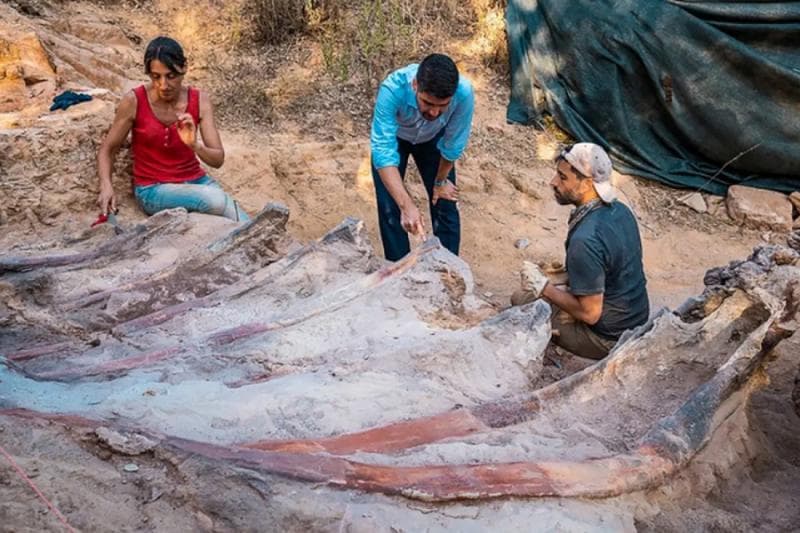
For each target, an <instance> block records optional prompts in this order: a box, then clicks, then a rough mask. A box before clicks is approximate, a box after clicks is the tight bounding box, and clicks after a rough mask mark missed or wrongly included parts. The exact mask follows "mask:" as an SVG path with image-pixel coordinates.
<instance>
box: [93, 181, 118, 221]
mask: <svg viewBox="0 0 800 533" xmlns="http://www.w3.org/2000/svg"><path fill="white" fill-rule="evenodd" d="M97 205H98V206H100V212H101V213H103V214H104V215H107V214H109V213H115V212H116V211H117V196H116V195H115V194H114V187H112V186H111V184H110V183H103V184H101V185H100V194H99V195H98V196H97Z"/></svg>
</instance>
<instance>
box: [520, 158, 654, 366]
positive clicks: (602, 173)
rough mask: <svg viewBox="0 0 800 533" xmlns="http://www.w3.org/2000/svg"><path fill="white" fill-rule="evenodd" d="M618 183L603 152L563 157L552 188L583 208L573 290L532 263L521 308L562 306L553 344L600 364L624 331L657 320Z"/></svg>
mask: <svg viewBox="0 0 800 533" xmlns="http://www.w3.org/2000/svg"><path fill="white" fill-rule="evenodd" d="M610 178H611V160H610V159H609V157H608V154H606V152H605V150H603V149H602V148H601V147H600V146H598V145H596V144H592V143H578V144H576V145H574V146H571V147H569V148H567V149H565V150H563V151H562V152H561V154H560V155H559V157H558V159H557V160H556V174H555V176H553V179H552V181H551V182H550V185H551V186H552V187H553V192H554V194H555V197H556V201H557V202H558V203H560V204H562V205H569V204H572V205H574V206H575V209H574V210H573V211H572V213H571V214H570V218H569V230H568V232H567V240H566V249H567V259H566V270H567V279H568V283H569V286H568V287H567V288H566V289H561V288H558V287H556V286H555V285H554V284H552V283H549V282H548V278H547V277H546V276H545V274H544V273H542V271H541V270H539V268H538V267H537V266H536V265H534V264H533V263H529V262H525V265H524V267H523V270H522V272H521V277H522V286H523V293H522V295H520V294H519V293H518V294H517V295H515V296H514V300H515V301H514V302H513V303H515V304H518V303H524V302H528V301H532V300H534V299H536V298H539V297H543V298H545V299H547V300H548V301H549V302H550V303H551V304H553V305H554V306H555V307H557V309H554V310H553V342H554V343H555V344H557V345H558V346H561V347H562V348H565V349H567V350H569V351H570V352H572V353H574V354H576V355H580V356H583V357H589V358H592V359H601V358H603V357H605V356H606V355H608V352H609V350H611V348H613V346H614V344H616V341H617V339H619V337H620V335H621V334H622V332H623V331H625V330H627V329H631V328H634V327H636V326H639V325H641V324H643V323H645V322H646V321H647V318H648V315H649V314H650V305H649V301H648V297H647V281H646V280H645V276H644V269H643V268H642V242H641V238H640V237H639V228H638V226H637V224H636V219H635V218H634V216H633V214H632V213H631V211H630V209H628V207H627V206H625V205H624V204H622V203H620V202H618V201H617V200H616V193H615V191H614V188H613V187H612V186H611V181H610Z"/></svg>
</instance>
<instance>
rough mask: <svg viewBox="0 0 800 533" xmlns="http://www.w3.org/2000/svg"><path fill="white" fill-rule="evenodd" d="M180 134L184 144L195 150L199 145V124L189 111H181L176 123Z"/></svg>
mask: <svg viewBox="0 0 800 533" xmlns="http://www.w3.org/2000/svg"><path fill="white" fill-rule="evenodd" d="M176 127H177V129H178V136H180V138H181V141H183V144H185V145H186V146H188V147H189V148H191V149H192V150H194V149H195V148H196V147H197V125H196V124H195V123H194V119H193V118H192V115H190V114H189V113H179V114H178V121H177V124H176Z"/></svg>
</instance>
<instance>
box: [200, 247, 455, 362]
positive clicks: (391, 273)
mask: <svg viewBox="0 0 800 533" xmlns="http://www.w3.org/2000/svg"><path fill="white" fill-rule="evenodd" d="M438 246H439V244H438V240H435V239H431V240H428V241H426V242H424V243H423V244H422V245H421V246H419V247H418V248H415V249H414V250H413V251H412V252H411V253H409V254H408V255H406V256H405V257H404V258H403V259H401V260H400V261H398V262H396V263H392V264H390V265H388V266H385V267H383V268H382V269H380V270H378V271H377V272H374V273H373V274H370V275H369V276H367V277H366V278H365V279H364V280H361V281H359V282H357V284H358V285H359V286H358V287H355V288H354V289H353V291H352V293H351V294H348V295H346V296H344V297H343V298H339V299H337V300H335V301H334V302H332V303H323V304H322V305H321V306H320V307H319V308H317V309H313V310H311V311H309V312H307V313H304V314H303V315H301V316H298V317H292V318H286V319H283V320H277V321H275V322H253V323H250V324H245V325H243V326H237V327H235V328H229V329H225V330H222V331H219V332H217V333H215V334H213V335H211V336H210V337H209V338H208V339H207V342H208V343H209V344H210V345H212V346H220V345H224V344H230V343H232V342H236V341H239V340H242V339H245V338H248V337H252V336H253V335H257V334H259V333H264V332H267V331H274V330H276V329H281V328H286V327H289V326H293V325H295V324H298V323H300V322H303V321H304V320H308V319H309V318H312V317H315V316H317V315H319V314H321V313H323V312H325V311H333V310H335V309H337V308H338V307H340V306H342V305H344V304H346V303H348V302H350V301H352V300H354V299H355V298H358V297H359V296H362V295H363V294H364V293H365V292H368V291H370V290H373V289H375V288H377V287H380V286H381V285H383V284H384V283H385V282H386V281H387V280H389V279H391V278H395V277H397V276H400V275H402V274H404V273H405V272H407V271H408V270H410V269H411V268H412V267H413V266H414V265H416V264H417V261H418V260H419V258H420V256H422V255H424V254H426V253H428V252H431V251H432V250H435V249H436V248H437V247H438Z"/></svg>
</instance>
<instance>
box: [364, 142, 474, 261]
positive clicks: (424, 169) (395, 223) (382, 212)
mask: <svg viewBox="0 0 800 533" xmlns="http://www.w3.org/2000/svg"><path fill="white" fill-rule="evenodd" d="M440 137H441V135H437V136H436V137H435V138H434V139H432V140H430V141H428V142H424V143H420V144H412V143H410V142H408V141H404V140H403V139H397V144H398V146H397V148H398V152H399V153H400V164H399V165H398V166H397V170H399V171H400V176H401V177H402V178H404V179H405V176H406V167H407V166H408V156H409V155H410V156H412V157H413V158H414V162H415V163H416V164H417V169H418V170H419V173H420V175H421V176H422V182H423V183H424V184H425V191H427V193H428V207H429V208H430V212H431V223H432V225H433V234H434V235H436V236H437V237H439V240H440V241H441V242H442V246H444V247H445V248H447V249H448V250H450V251H451V252H453V253H454V254H455V255H458V248H459V245H460V241H461V218H460V216H459V214H458V206H457V205H456V202H453V201H452V200H442V199H441V198H440V199H439V201H437V202H436V205H433V203H431V198H432V196H433V182H434V180H435V179H436V173H437V172H438V171H439V160H440V159H441V157H442V156H441V153H440V152H439V149H438V148H437V147H436V143H437V142H438V141H439V138H440ZM447 179H448V180H450V181H451V182H453V183H454V184H455V183H456V168H455V166H454V167H453V170H451V171H450V174H448V175H447ZM372 180H373V181H374V182H375V195H376V197H377V203H378V224H379V225H380V230H381V241H383V254H384V256H385V257H386V259H388V260H389V261H397V260H398V259H401V258H402V257H403V256H405V255H406V254H408V252H409V251H410V247H409V243H408V233H406V230H404V229H403V226H402V225H401V224H400V208H399V207H398V206H397V203H396V202H395V201H394V198H392V195H391V194H389V191H388V190H387V189H386V187H385V186H384V184H383V181H381V177H380V175H379V174H378V170H377V169H376V168H375V165H372Z"/></svg>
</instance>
